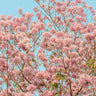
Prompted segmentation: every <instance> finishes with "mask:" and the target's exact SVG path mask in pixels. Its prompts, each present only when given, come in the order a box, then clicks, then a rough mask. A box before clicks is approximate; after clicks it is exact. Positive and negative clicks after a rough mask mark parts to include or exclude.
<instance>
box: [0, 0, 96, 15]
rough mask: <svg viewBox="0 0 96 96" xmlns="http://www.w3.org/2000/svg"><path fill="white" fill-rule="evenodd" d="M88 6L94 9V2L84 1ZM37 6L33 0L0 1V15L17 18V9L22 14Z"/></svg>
mask: <svg viewBox="0 0 96 96" xmlns="http://www.w3.org/2000/svg"><path fill="white" fill-rule="evenodd" d="M84 1H86V2H87V4H88V5H92V6H93V8H94V9H96V0H84ZM36 5H37V4H36V3H35V1H34V0H0V15H1V14H4V15H13V16H18V12H17V11H18V8H20V7H21V8H23V9H24V12H32V13H34V12H33V8H34V6H36Z"/></svg>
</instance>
